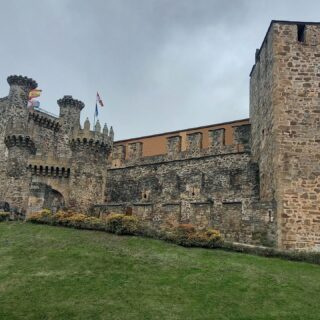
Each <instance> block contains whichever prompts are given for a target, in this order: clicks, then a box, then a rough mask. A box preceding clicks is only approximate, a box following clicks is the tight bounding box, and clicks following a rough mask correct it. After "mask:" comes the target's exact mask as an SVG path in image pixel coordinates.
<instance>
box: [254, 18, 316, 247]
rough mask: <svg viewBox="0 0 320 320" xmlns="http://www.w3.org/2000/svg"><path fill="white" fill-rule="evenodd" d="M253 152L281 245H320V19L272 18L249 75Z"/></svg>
mask: <svg viewBox="0 0 320 320" xmlns="http://www.w3.org/2000/svg"><path fill="white" fill-rule="evenodd" d="M250 77H251V80H250V118H251V138H252V157H253V160H254V161H256V162H257V163H258V164H259V170H260V198H261V201H262V202H263V201H272V202H273V203H274V204H275V211H276V219H277V237H278V246H279V247H280V248H283V249H297V250H315V251H319V250H320V90H319V89H320V23H308V22H288V21H272V22H271V24H270V27H269V29H268V31H267V34H266V36H265V38H264V41H263V43H262V46H261V48H260V49H259V50H257V52H256V62H255V65H254V66H253V68H252V71H251V74H250Z"/></svg>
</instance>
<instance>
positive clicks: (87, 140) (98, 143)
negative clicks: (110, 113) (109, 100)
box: [71, 118, 113, 154]
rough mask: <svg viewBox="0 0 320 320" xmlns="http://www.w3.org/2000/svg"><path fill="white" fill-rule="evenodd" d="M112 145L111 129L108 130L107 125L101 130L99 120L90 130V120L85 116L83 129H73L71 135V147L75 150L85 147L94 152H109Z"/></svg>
mask: <svg viewBox="0 0 320 320" xmlns="http://www.w3.org/2000/svg"><path fill="white" fill-rule="evenodd" d="M112 146H113V129H112V127H111V129H110V132H109V130H108V127H107V125H106V124H105V125H104V128H103V130H102V132H101V126H100V122H99V120H98V121H97V123H96V125H95V127H94V130H93V131H92V130H90V121H89V119H88V118H87V119H86V121H85V123H84V128H83V129H78V130H73V132H72V135H71V148H72V149H73V150H75V151H80V150H83V149H85V148H87V149H88V150H92V151H94V152H102V153H103V154H109V153H110V151H111V149H112Z"/></svg>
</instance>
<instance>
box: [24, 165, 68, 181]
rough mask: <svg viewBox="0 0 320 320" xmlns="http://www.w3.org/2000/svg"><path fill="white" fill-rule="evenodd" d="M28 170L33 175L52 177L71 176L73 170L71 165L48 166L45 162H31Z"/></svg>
mask: <svg viewBox="0 0 320 320" xmlns="http://www.w3.org/2000/svg"><path fill="white" fill-rule="evenodd" d="M28 170H29V172H31V175H33V176H47V177H52V178H69V177H70V172H71V169H70V168H69V167H61V166H48V165H45V164H42V165H39V164H29V166H28Z"/></svg>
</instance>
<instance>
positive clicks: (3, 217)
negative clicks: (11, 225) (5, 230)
mask: <svg viewBox="0 0 320 320" xmlns="http://www.w3.org/2000/svg"><path fill="white" fill-rule="evenodd" d="M9 218H10V213H9V212H4V211H0V222H2V221H7V220H9Z"/></svg>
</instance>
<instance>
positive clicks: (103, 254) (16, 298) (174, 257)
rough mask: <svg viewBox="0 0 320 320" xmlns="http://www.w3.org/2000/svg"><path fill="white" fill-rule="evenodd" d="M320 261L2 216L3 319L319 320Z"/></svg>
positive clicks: (0, 291) (0, 299) (0, 272)
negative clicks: (194, 246) (184, 244)
mask: <svg viewBox="0 0 320 320" xmlns="http://www.w3.org/2000/svg"><path fill="white" fill-rule="evenodd" d="M319 299H320V267H319V266H317V265H310V264H306V263H297V262H288V261H283V260H278V259H268V258H262V257H256V256H250V255H244V254H237V253H229V252H223V251H220V250H206V249H186V248H182V247H178V246H175V245H172V244H168V243H164V242H161V241H156V240H150V239H143V238H137V237H118V236H114V235H110V234H106V233H102V232H93V231H79V230H73V229H64V228H57V227H50V226H41V225H32V224H22V223H0V319H24V320H26V319H59V320H60V319H95V320H97V319H108V320H109V319H117V320H119V319H139V320H140V319H161V320H163V319H201V320H205V319H237V320H239V319H268V320H269V319H295V320H296V319H320V304H319Z"/></svg>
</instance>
